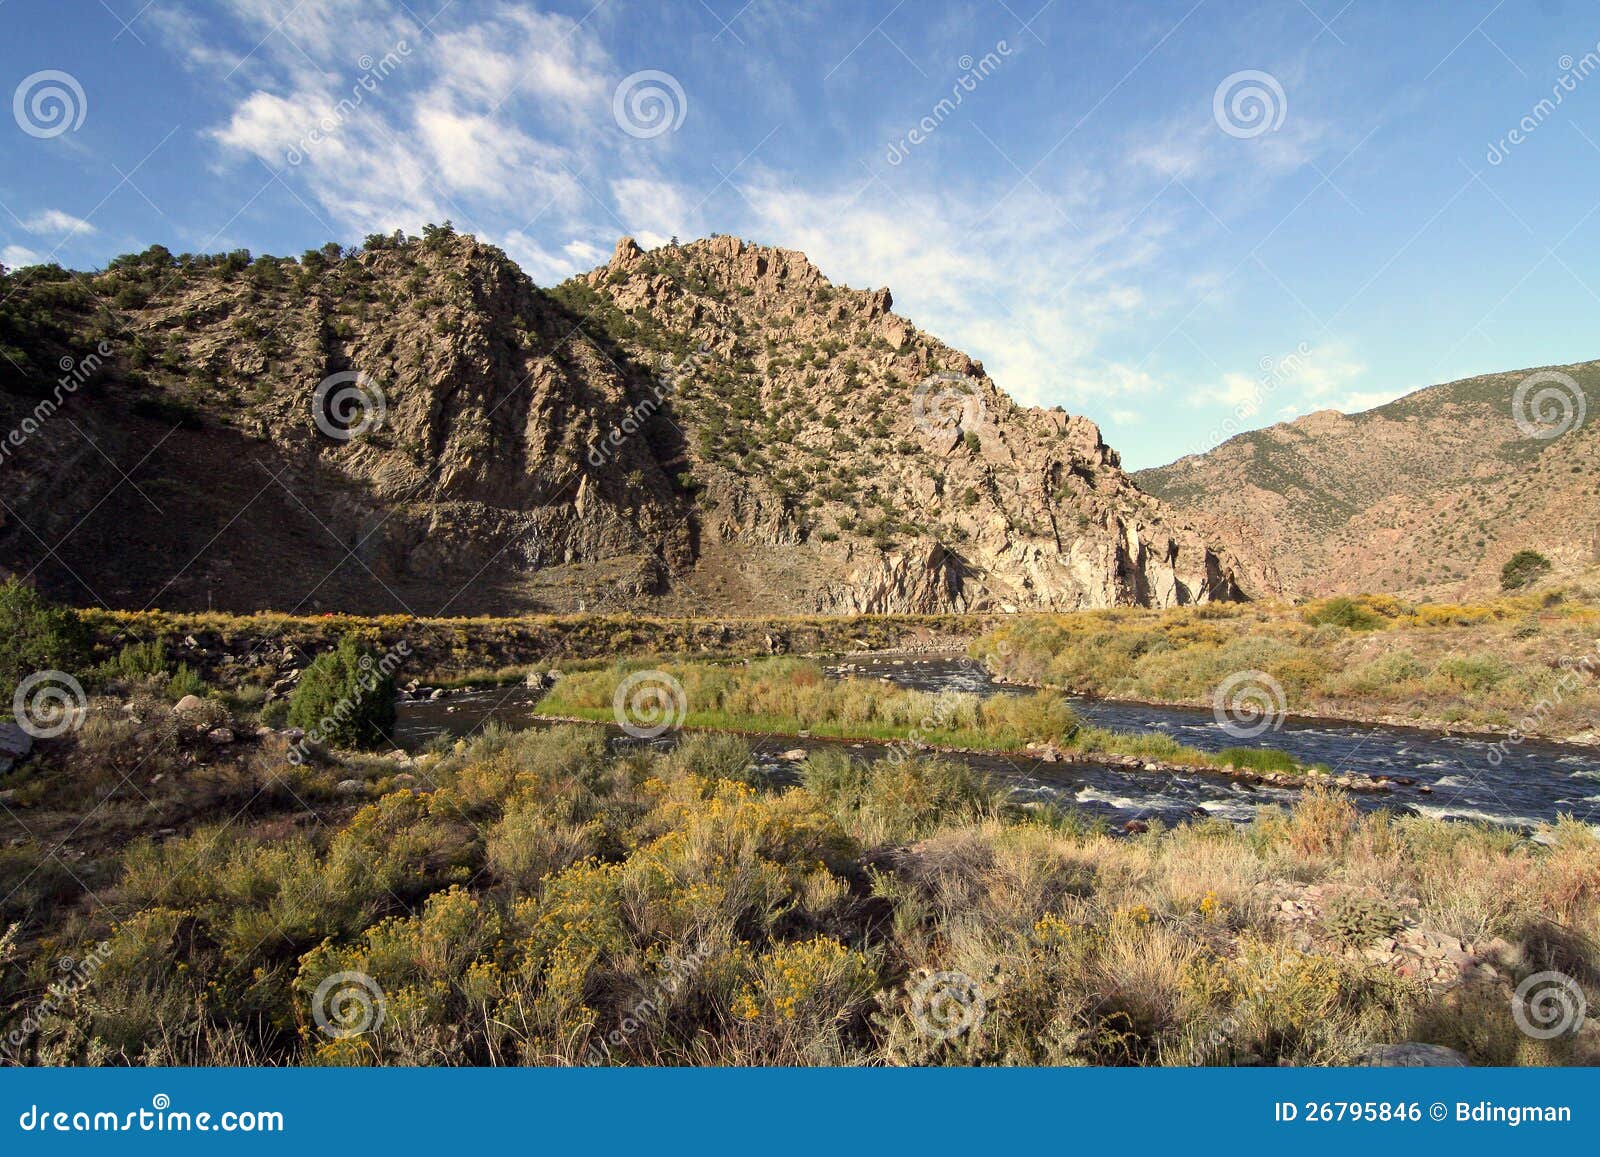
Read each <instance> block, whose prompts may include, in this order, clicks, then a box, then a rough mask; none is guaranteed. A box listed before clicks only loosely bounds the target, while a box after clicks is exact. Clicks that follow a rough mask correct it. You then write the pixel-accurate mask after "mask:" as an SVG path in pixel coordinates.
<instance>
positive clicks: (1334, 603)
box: [972, 588, 1600, 738]
mask: <svg viewBox="0 0 1600 1157" xmlns="http://www.w3.org/2000/svg"><path fill="white" fill-rule="evenodd" d="M1597 628H1600V592H1597V591H1595V590H1592V589H1588V588H1572V589H1567V590H1547V591H1541V592H1537V593H1533V594H1525V595H1517V596H1510V597H1505V598H1501V599H1497V600H1494V601H1491V602H1486V603H1478V604H1472V605H1464V606H1454V605H1443V604H1434V603H1408V602H1405V601H1403V600H1400V599H1396V598H1392V597H1390V596H1387V595H1366V596H1361V597H1359V598H1348V597H1336V598H1331V599H1323V600H1319V601H1315V602H1311V603H1307V604H1306V605H1304V606H1301V607H1287V606H1283V605H1281V604H1252V605H1246V606H1240V605H1226V604H1211V605H1208V606H1202V607H1190V608H1178V609H1173V610H1169V611H1159V612H1158V611H1142V610H1135V609H1126V610H1121V609H1119V610H1110V611H1086V612H1082V613H1078V614H1072V615H1029V616H1019V617H1017V618H1015V619H1012V620H1008V621H1006V622H1004V623H1001V624H1000V625H998V626H997V627H996V628H995V629H994V630H993V631H990V632H989V633H987V634H985V635H984V636H982V637H981V638H980V639H978V640H977V641H976V642H975V643H974V644H973V645H972V653H973V654H974V655H975V656H980V657H982V658H983V659H984V660H985V662H986V663H987V664H988V666H989V668H990V669H991V670H992V671H993V672H994V673H995V674H997V675H998V676H1000V677H1002V678H1006V679H1011V680H1015V681H1017V682H1022V683H1030V684H1042V685H1049V686H1053V687H1064V688H1067V689H1070V690H1073V691H1079V692H1085V693H1090V694H1096V695H1109V696H1121V697H1125V698H1133V699H1148V700H1153V701H1161V702H1178V703H1200V704H1204V705H1207V706H1209V705H1210V704H1211V702H1212V696H1213V694H1214V693H1215V691H1216V688H1217V687H1218V685H1219V684H1220V683H1221V682H1222V681H1223V680H1224V679H1226V678H1227V677H1228V676H1229V675H1231V674H1233V673H1235V672H1241V671H1261V672H1265V673H1266V674H1267V675H1269V676H1271V677H1272V679H1273V680H1275V681H1276V682H1277V683H1278V684H1279V685H1280V686H1281V687H1282V688H1283V691H1284V695H1285V698H1286V705H1287V707H1288V709H1289V710H1290V711H1291V712H1295V713H1301V714H1308V715H1331V716H1346V717H1352V718H1390V719H1394V720H1396V721H1404V722H1415V723H1420V724H1425V725H1426V724H1435V725H1466V726H1485V727H1496V728H1512V729H1517V730H1520V731H1522V732H1524V733H1527V734H1537V735H1546V736H1553V737H1557V738H1567V737H1573V736H1578V735H1582V734H1585V733H1590V732H1592V730H1593V729H1594V727H1595V720H1596V719H1597V718H1600V644H1597V643H1596V635H1597V633H1600V631H1597Z"/></svg>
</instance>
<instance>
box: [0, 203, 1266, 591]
mask: <svg viewBox="0 0 1600 1157" xmlns="http://www.w3.org/2000/svg"><path fill="white" fill-rule="evenodd" d="M5 280H6V285H5V290H6V292H5V294H4V297H5V299H6V303H7V304H6V305H5V307H3V308H0V347H3V348H4V349H5V350H6V351H7V359H6V360H5V361H4V362H0V375H3V379H0V387H3V389H0V409H3V411H4V412H3V413H0V420H3V421H4V422H5V424H6V425H9V426H15V425H16V424H18V423H19V422H20V421H21V420H22V419H23V418H24V417H25V415H27V414H28V413H29V412H30V410H31V409H33V408H34V407H35V406H37V405H38V404H40V402H41V400H44V399H48V397H49V395H50V394H51V392H52V385H51V382H50V376H51V369H50V368H51V367H53V366H54V365H55V364H57V363H61V364H65V361H66V360H70V361H71V362H72V363H73V364H74V366H84V365H88V364H89V362H90V360H91V355H90V354H88V353H86V351H93V350H94V349H96V348H98V347H97V344H96V343H99V342H105V343H107V344H108V345H109V347H110V349H111V351H112V352H111V353H109V354H108V355H107V356H106V357H105V358H104V359H102V360H101V363H100V364H97V365H96V366H95V367H94V371H93V372H92V373H91V374H89V375H87V376H86V381H85V382H84V384H83V386H82V388H81V389H75V390H73V391H72V396H71V397H69V398H67V399H66V400H65V404H64V405H63V406H62V407H61V412H60V414H58V415H55V416H54V417H53V418H52V419H51V420H49V421H46V422H44V423H41V424H39V428H38V430H37V431H36V432H35V433H34V434H33V435H31V436H30V439H29V440H28V444H25V445H23V446H21V447H20V448H18V449H17V450H16V453H15V454H14V456H13V457H12V458H11V459H10V460H9V461H8V462H7V463H6V464H5V467H4V468H3V470H0V496H3V499H4V506H3V507H0V562H3V563H4V565H5V566H6V567H7V568H9V569H10V570H12V571H14V572H17V573H30V574H34V575H36V576H37V578H38V580H39V581H40V582H41V584H42V585H44V586H46V587H48V588H49V589H50V590H51V591H52V592H54V593H58V594H61V595H63V596H65V597H68V598H70V599H72V600H73V601H77V602H99V603H104V604H106V605H111V606H134V607H138V606H141V605H146V604H151V605H161V606H166V607H171V608H175V609H176V608H187V609H196V608H199V607H205V606H213V605H215V606H219V607H226V608H228V609H238V610H253V609H260V608H265V607H273V608H275V609H282V610H292V609H304V608H310V609H317V608H321V607H328V608H337V609H340V610H353V611H366V612H371V613H379V612H395V611H405V612H408V613H417V614H428V615H437V614H446V613H450V614H457V613H514V612H517V611H532V610H568V611H570V610H598V609H622V608H623V607H629V608H635V609H641V610H649V611H654V612H686V613H692V612H696V611H706V610H713V609H714V610H719V611H722V612H723V613H738V612H740V611H745V612H757V611H759V612H761V613H770V612H771V611H773V610H774V609H780V610H787V611H794V612H796V613H871V612H931V611H963V610H1017V609H1035V608H1040V609H1042V608H1055V609H1071V608H1076V607H1087V606H1110V605H1151V606H1167V605H1173V604H1177V603H1187V602H1200V601H1206V600H1209V599H1212V598H1234V597H1237V595H1238V591H1237V587H1236V585H1235V583H1234V579H1233V575H1232V571H1231V563H1230V561H1229V556H1228V554H1227V552H1226V550H1223V549H1221V548H1214V547H1213V546H1212V545H1211V544H1209V543H1207V542H1206V541H1205V540H1204V539H1203V537H1202V536H1200V535H1199V534H1197V533H1196V532H1195V531H1194V530H1193V529H1192V527H1191V526H1189V525H1188V524H1187V523H1186V522H1185V521H1184V520H1182V519H1174V518H1173V517H1171V515H1170V514H1169V513H1168V512H1167V511H1166V510H1165V509H1164V508H1163V506H1162V505H1161V504H1160V503H1159V502H1156V501H1154V500H1152V499H1151V498H1149V496H1147V495H1145V494H1143V493H1141V492H1140V491H1139V490H1138V489H1137V487H1135V486H1134V485H1132V483H1131V482H1129V480H1128V478H1127V476H1126V475H1125V474H1124V473H1123V472H1122V470H1121V467H1120V460H1119V459H1118V457H1117V455H1116V453H1115V451H1114V450H1111V449H1110V448H1109V447H1107V446H1106V445H1105V443H1104V441H1103V439H1102V438H1101V436H1100V432H1099V429H1098V427H1096V426H1095V425H1094V424H1093V423H1092V422H1089V421H1088V420H1087V419H1084V418H1080V417H1077V416H1073V415H1068V414H1066V413H1065V412H1063V411H1060V410H1039V409H1029V408H1024V407H1021V406H1018V405H1017V404H1016V403H1015V402H1014V401H1012V400H1011V399H1010V398H1009V397H1007V396H1006V395H1005V394H1004V393H1002V392H1001V391H1000V390H999V389H998V387H997V386H995V384H994V383H993V382H992V381H990V380H989V378H988V376H987V374H986V373H985V372H984V371H983V368H982V366H981V364H979V363H977V362H976V361H974V360H973V359H971V358H970V357H968V356H967V355H965V354H963V353H961V352H960V351H957V350H953V349H951V348H950V347H948V346H945V345H944V344H943V343H941V342H938V341H937V339H934V338H932V337H930V336H929V335H926V334H924V333H922V332H921V331H920V330H918V329H917V328H916V327H915V326H914V325H912V324H911V323H910V322H909V321H907V320H906V319H904V318H902V317H900V316H898V315H896V314H894V313H893V312H892V304H893V303H892V297H891V295H890V294H889V291H888V290H887V289H878V290H853V289H848V288H845V287H840V286H835V285H833V283H831V282H830V281H828V279H827V278H826V277H825V276H824V275H823V274H822V273H821V271H820V270H817V269H816V267H815V266H814V265H812V264H811V263H810V261H809V260H807V259H806V258H805V257H804V255H803V254H799V253H797V252H795V251H790V250H783V249H774V248H768V247H764V246H754V245H750V244H749V243H746V242H743V241H741V240H739V239H736V238H731V237H711V238H706V239H702V240H700V241H695V242H691V243H689V244H687V245H682V246H664V247H662V248H660V249H657V250H652V251H650V252H648V253H647V252H646V251H644V250H642V249H641V248H639V247H638V246H637V245H636V244H635V243H633V242H632V241H631V240H628V239H624V240H623V241H622V242H620V243H619V244H618V246H617V250H616V252H615V254H614V255H613V257H612V259H611V260H610V261H609V262H608V263H607V264H606V265H604V266H601V267H600V268H598V269H596V270H594V271H592V272H590V273H589V274H587V275H582V276H579V277H576V278H572V279H569V280H568V281H567V282H564V283H562V284H561V285H558V286H555V287H551V288H550V289H540V288H539V287H537V286H535V285H534V284H533V283H532V282H531V281H530V280H529V279H528V278H527V277H526V276H525V275H524V274H523V273H522V271H521V270H520V269H519V268H518V267H517V266H516V265H515V263H514V262H512V261H510V259H509V258H507V257H506V256H505V255H504V254H503V253H502V252H500V251H499V250H497V249H495V248H494V247H492V246H488V245H485V244H484V243H482V242H479V241H478V240H477V239H475V238H471V237H469V236H466V235H462V234H457V233H455V232H454V231H453V230H451V229H449V227H448V226H445V227H430V228H429V229H428V230H425V231H424V236H423V237H422V238H406V237H404V236H399V237H382V236H373V237H369V238H368V239H367V242H366V244H365V245H364V246H363V247H361V248H360V249H359V250H342V249H340V248H339V247H338V246H334V245H330V246H326V247H324V249H322V250H314V251H310V252H308V253H307V254H306V255H305V256H303V257H302V258H301V259H299V260H298V261H297V260H291V259H281V258H272V257H253V256H251V255H250V254H248V253H246V252H243V251H237V252H235V253H231V254H218V255H211V256H200V257H195V256H192V255H181V256H174V255H172V254H171V253H170V251H167V250H165V249H164V248H162V247H159V246H156V247H152V249H150V250H147V251H145V252H144V253H142V254H135V255H129V256H127V257H123V258H118V259H116V260H115V261H113V262H111V263H110V264H109V265H108V266H107V268H106V269H105V270H103V271H99V272H95V273H79V274H74V273H69V272H67V271H63V270H58V269H53V268H51V267H38V268H35V269H29V270H22V271H18V272H15V273H10V274H7V275H6V279H5ZM155 559H159V560H160V565H159V566H157V565H155V564H154V563H153V562H152V561H150V560H155ZM102 588H103V589H102Z"/></svg>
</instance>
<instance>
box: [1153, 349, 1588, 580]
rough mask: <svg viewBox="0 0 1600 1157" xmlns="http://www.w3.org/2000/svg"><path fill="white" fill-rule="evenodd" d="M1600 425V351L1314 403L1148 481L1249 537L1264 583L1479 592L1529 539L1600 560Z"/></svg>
mask: <svg viewBox="0 0 1600 1157" xmlns="http://www.w3.org/2000/svg"><path fill="white" fill-rule="evenodd" d="M1524 383H1526V385H1524ZM1519 389H1520V395H1519ZM1519 419H1520V423H1521V424H1519ZM1580 419H1581V421H1580ZM1597 424H1600V362H1582V363H1579V364H1577V365H1569V366H1548V367H1544V368H1542V369H1536V370H1520V371H1517V372H1514V373H1502V374H1489V375H1487V376H1484V377H1479V378H1468V379H1466V380H1464V381H1459V382H1450V383H1447V384H1445V385H1438V386H1430V387H1428V388H1427V389H1423V390H1418V391H1417V392H1415V393H1413V394H1408V395H1406V396H1405V397H1403V398H1400V399H1399V400H1398V401H1394V402H1390V403H1389V404H1388V405H1384V406H1379V407H1377V408H1376V409H1373V410H1366V411H1364V412H1362V413H1358V414H1341V413H1338V412H1336V411H1333V410H1324V411H1321V412H1319V413H1315V414H1308V415H1307V416H1305V417H1303V418H1299V419H1297V420H1295V421H1293V422H1287V423H1282V424H1279V425H1276V426H1272V427H1270V428H1268V429H1265V430H1256V431H1252V432H1250V433H1247V434H1240V435H1238V436H1237V437H1235V438H1231V439H1229V440H1228V441H1227V442H1224V443H1223V444H1222V445H1220V446H1218V447H1217V448H1216V449H1214V450H1211V451H1208V452H1207V453H1205V454H1198V455H1192V456H1190V457H1186V458H1182V459H1179V460H1178V461H1177V462H1174V463H1172V464H1171V465H1170V466H1162V467H1159V468H1157V469H1153V470H1143V471H1140V472H1138V473H1137V474H1135V475H1134V480H1135V481H1136V482H1137V483H1138V484H1139V486H1141V487H1142V488H1143V489H1145V490H1147V491H1149V492H1150V493H1151V494H1154V495H1156V496H1157V497H1159V498H1161V499H1163V500H1164V501H1165V502H1166V503H1167V504H1168V505H1169V506H1170V507H1172V508H1173V509H1175V510H1178V511H1180V512H1182V513H1183V514H1184V515H1185V516H1187V517H1188V518H1189V519H1190V520H1191V521H1192V522H1194V523H1195V525H1197V526H1199V527H1201V529H1202V530H1203V531H1204V532H1205V533H1206V534H1208V535H1210V536H1212V537H1213V538H1215V539H1218V540H1221V541H1226V542H1229V543H1232V544H1234V547H1235V550H1236V557H1237V559H1238V561H1239V562H1240V573H1241V575H1242V576H1243V582H1244V584H1245V587H1246V589H1247V590H1248V591H1249V592H1250V593H1253V594H1270V593H1285V594H1291V595H1300V594H1304V595H1321V594H1329V593H1335V592H1351V591H1389V592H1396V593H1400V592H1404V593H1409V594H1414V595H1419V596H1433V597H1456V596H1466V595H1472V594H1477V593H1482V592H1484V591H1487V590H1491V589H1496V588H1497V587H1498V582H1499V573H1500V568H1501V567H1502V566H1503V565H1504V564H1505V562H1506V560H1507V559H1508V558H1510V557H1511V555H1512V554H1514V553H1515V552H1516V551H1518V550H1521V549H1533V550H1537V551H1540V552H1541V553H1543V554H1545V555H1546V556H1547V557H1549V558H1550V559H1551V560H1552V561H1553V562H1554V563H1555V564H1556V566H1557V567H1558V568H1562V569H1569V570H1577V569H1579V568H1582V567H1585V566H1587V565H1589V564H1592V563H1593V562H1595V561H1600V557H1597V551H1600V432H1597V431H1596V425H1597Z"/></svg>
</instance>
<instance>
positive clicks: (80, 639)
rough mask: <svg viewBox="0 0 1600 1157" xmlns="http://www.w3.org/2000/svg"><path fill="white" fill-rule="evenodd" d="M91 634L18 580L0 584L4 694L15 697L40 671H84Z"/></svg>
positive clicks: (1, 686)
mask: <svg viewBox="0 0 1600 1157" xmlns="http://www.w3.org/2000/svg"><path fill="white" fill-rule="evenodd" d="M88 653H89V643H88V633H87V632H86V631H85V630H84V629H83V625H82V624H81V623H79V621H78V617H77V615H75V614H73V613H72V612H71V611H70V610H67V609H66V608H64V607H55V606H51V605H50V604H49V603H48V602H46V601H45V600H44V599H43V598H42V597H40V595H39V592H38V591H36V590H34V589H33V588H32V587H30V586H26V585H24V584H23V583H21V582H18V581H17V580H16V579H12V580H10V581H8V582H5V583H0V693H3V695H4V699H5V701H6V702H7V703H9V702H10V701H11V694H12V692H13V691H15V690H16V687H17V684H18V683H21V682H22V681H23V680H24V679H26V678H27V677H28V676H29V675H32V674H33V673H34V672H36V671H65V672H67V673H68V674H71V673H72V672H73V671H76V670H81V669H82V666H83V663H84V661H85V659H86V658H87V657H88Z"/></svg>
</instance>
